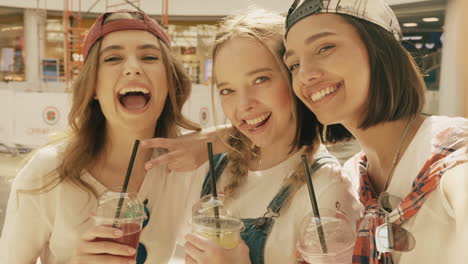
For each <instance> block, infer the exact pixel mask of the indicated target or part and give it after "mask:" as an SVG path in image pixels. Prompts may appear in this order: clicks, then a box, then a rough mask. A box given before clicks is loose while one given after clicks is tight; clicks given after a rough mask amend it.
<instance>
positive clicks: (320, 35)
mask: <svg viewBox="0 0 468 264" xmlns="http://www.w3.org/2000/svg"><path fill="white" fill-rule="evenodd" d="M328 36H336V33H333V32H329V31H325V32H320V33H317V34H315V35H312V36H310V37H308V38H307V39H306V40H304V44H305V45H310V44H312V43H313V42H315V41H317V40H319V39H321V38H324V37H328ZM293 53H294V51H292V50H288V51H286V53H285V54H284V56H283V60H286V59H288V57H290V56H291V55H292V54H293Z"/></svg>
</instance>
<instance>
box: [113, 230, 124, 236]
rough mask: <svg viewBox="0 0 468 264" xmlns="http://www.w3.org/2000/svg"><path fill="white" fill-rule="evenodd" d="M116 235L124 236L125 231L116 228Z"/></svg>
mask: <svg viewBox="0 0 468 264" xmlns="http://www.w3.org/2000/svg"><path fill="white" fill-rule="evenodd" d="M114 235H115V236H117V237H121V236H123V232H122V230H115V231H114Z"/></svg>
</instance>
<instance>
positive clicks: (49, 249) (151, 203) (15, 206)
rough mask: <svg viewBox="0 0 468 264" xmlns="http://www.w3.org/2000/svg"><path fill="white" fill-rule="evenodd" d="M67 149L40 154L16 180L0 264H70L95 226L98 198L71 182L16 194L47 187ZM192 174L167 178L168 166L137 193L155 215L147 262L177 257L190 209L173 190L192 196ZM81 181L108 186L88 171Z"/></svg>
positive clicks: (0, 241) (145, 237)
mask: <svg viewBox="0 0 468 264" xmlns="http://www.w3.org/2000/svg"><path fill="white" fill-rule="evenodd" d="M62 146H63V145H52V146H48V147H45V148H43V149H41V150H39V151H38V152H37V153H36V154H35V155H34V157H33V158H32V159H31V160H30V161H29V162H28V164H27V165H26V166H25V167H24V168H23V170H21V172H20V173H19V174H18V176H17V177H16V178H15V180H14V182H13V185H12V189H11V194H10V198H9V201H8V207H7V212H6V218H5V225H4V229H3V233H2V237H1V238H0V262H1V263H9V264H30V263H31V264H33V263H36V260H37V258H38V257H40V258H41V262H42V263H44V264H58V263H66V262H67V260H68V259H69V257H70V255H71V254H72V252H73V250H74V248H75V246H76V243H77V240H78V239H79V238H80V237H81V235H82V234H83V232H85V231H86V230H88V229H89V228H90V227H91V226H92V225H93V223H92V222H93V221H92V220H91V219H89V216H90V215H91V214H92V212H93V211H94V210H95V208H96V199H95V197H94V196H93V195H88V193H86V192H85V191H83V190H81V189H79V188H77V187H76V186H75V185H72V184H70V183H67V182H63V183H60V184H59V185H58V186H57V187H55V188H54V189H52V190H50V191H48V192H46V193H44V194H39V195H30V194H24V193H19V194H18V195H17V190H21V189H31V188H35V187H39V186H42V185H43V184H44V175H47V174H48V173H49V172H50V171H52V170H54V169H55V168H56V167H57V166H58V164H59V161H60V152H61V148H62ZM203 173H204V171H203ZM193 174H194V172H191V173H174V172H171V173H169V174H167V173H166V170H165V168H154V169H152V170H150V171H149V172H148V173H147V175H146V177H145V179H144V180H143V183H142V185H141V188H140V190H139V192H138V194H139V196H140V198H142V200H145V199H148V205H147V207H148V209H149V211H150V220H149V222H148V225H147V226H146V227H145V228H144V229H143V231H142V233H141V238H140V242H141V243H143V244H144V245H145V247H146V249H147V253H148V257H147V260H146V263H167V262H168V261H169V260H170V258H171V257H172V254H173V252H174V249H175V241H176V236H177V235H178V231H179V230H180V225H181V224H182V223H183V217H182V215H183V213H184V210H182V209H181V208H186V207H187V204H186V202H187V200H186V199H185V198H186V197H185V196H182V195H180V196H179V195H174V194H173V193H172V192H171V193H170V192H169V191H174V190H176V192H177V193H179V194H180V193H182V194H183V193H187V192H188V190H189V188H190V186H191V185H192V182H191V181H190V180H191V179H195V178H196V177H193ZM82 177H83V180H84V181H86V182H87V183H89V184H91V185H92V186H93V187H94V188H96V190H97V191H98V193H102V192H103V191H105V189H106V188H105V186H103V185H102V184H101V183H100V182H98V181H97V180H96V179H95V178H94V177H93V176H91V175H90V174H89V173H86V172H85V174H84V175H83V176H82ZM174 186H175V187H174ZM168 197H169V199H168Z"/></svg>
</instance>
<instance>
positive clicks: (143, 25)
mask: <svg viewBox="0 0 468 264" xmlns="http://www.w3.org/2000/svg"><path fill="white" fill-rule="evenodd" d="M113 13H139V14H141V15H142V16H143V20H137V19H119V20H113V21H110V22H108V23H106V24H103V22H104V18H105V17H107V16H108V15H109V14H113ZM120 30H144V31H148V32H150V33H152V34H153V35H155V36H156V37H157V38H159V39H160V40H161V41H162V42H164V44H166V45H167V47H169V48H170V47H171V43H170V41H169V37H168V36H167V35H166V33H165V32H164V29H163V28H162V27H161V26H160V25H159V24H158V23H157V22H156V21H155V20H154V19H152V18H151V17H149V16H148V15H147V14H145V13H143V12H139V11H130V10H121V11H116V12H109V13H104V14H102V15H100V16H99V17H98V18H97V19H96V21H95V22H94V24H93V25H92V26H91V28H90V29H89V32H88V35H86V39H85V41H84V44H83V59H84V61H86V59H87V57H88V53H89V50H90V49H91V47H92V46H93V45H94V43H96V41H98V40H99V39H101V38H102V37H104V36H105V35H107V34H109V33H111V32H114V31H120Z"/></svg>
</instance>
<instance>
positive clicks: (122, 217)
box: [93, 140, 147, 260]
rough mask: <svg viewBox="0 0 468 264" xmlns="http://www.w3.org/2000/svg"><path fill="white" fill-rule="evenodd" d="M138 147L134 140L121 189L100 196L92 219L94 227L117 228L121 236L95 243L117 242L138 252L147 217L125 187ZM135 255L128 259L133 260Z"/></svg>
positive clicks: (101, 239) (134, 194)
mask: <svg viewBox="0 0 468 264" xmlns="http://www.w3.org/2000/svg"><path fill="white" fill-rule="evenodd" d="M139 145H140V141H139V140H135V144H134V146H133V151H132V155H131V157H130V162H129V164H128V168H127V173H126V175H125V180H124V183H123V185H122V188H114V189H110V190H107V191H106V192H104V193H103V194H101V195H100V197H99V199H98V205H97V210H96V215H95V216H94V217H93V218H94V223H95V225H102V226H108V227H114V228H118V229H120V230H121V231H122V233H123V235H122V236H121V237H120V238H97V239H96V240H95V241H112V242H117V243H120V244H125V245H127V246H130V247H132V248H134V249H136V250H138V243H139V242H140V234H141V229H142V227H143V221H144V220H145V219H146V218H147V216H146V213H145V209H144V204H143V202H142V201H141V200H140V199H139V198H138V195H137V193H136V192H129V191H127V187H128V183H129V181H130V176H131V174H132V169H133V164H134V162H135V158H136V154H137V151H138V146H139ZM136 255H137V254H136V253H135V255H133V256H129V257H128V258H129V259H133V260H135V259H136Z"/></svg>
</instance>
